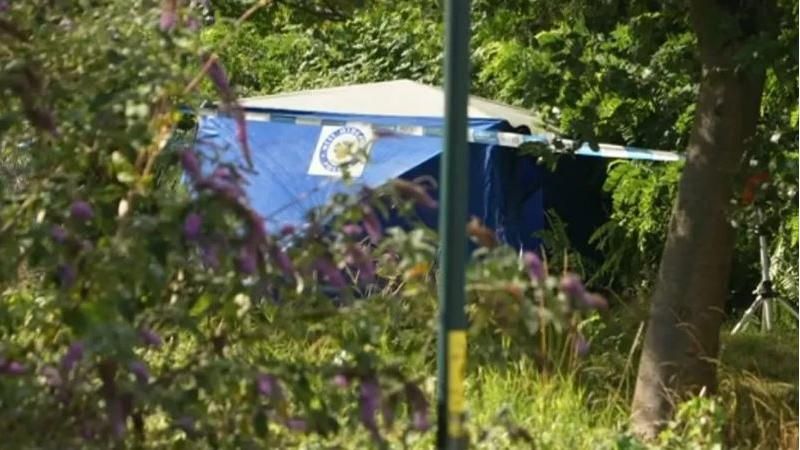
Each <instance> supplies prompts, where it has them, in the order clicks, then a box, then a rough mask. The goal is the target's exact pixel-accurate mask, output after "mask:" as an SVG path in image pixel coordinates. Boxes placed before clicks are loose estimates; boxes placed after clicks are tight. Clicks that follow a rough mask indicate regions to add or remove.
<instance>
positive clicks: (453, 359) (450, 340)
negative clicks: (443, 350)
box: [447, 330, 467, 437]
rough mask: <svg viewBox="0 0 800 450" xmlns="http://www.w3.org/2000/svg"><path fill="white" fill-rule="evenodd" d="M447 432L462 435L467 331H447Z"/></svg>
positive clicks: (464, 409)
mask: <svg viewBox="0 0 800 450" xmlns="http://www.w3.org/2000/svg"><path fill="white" fill-rule="evenodd" d="M447 350H448V354H447V360H448V361H447V362H448V364H447V365H448V368H447V417H448V423H447V434H448V435H449V436H451V437H461V436H463V435H464V429H463V428H464V424H463V420H464V413H465V412H466V406H467V405H466V401H465V399H464V372H465V369H466V364H467V332H466V331H464V330H456V331H450V332H449V333H447Z"/></svg>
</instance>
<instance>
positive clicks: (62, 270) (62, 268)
mask: <svg viewBox="0 0 800 450" xmlns="http://www.w3.org/2000/svg"><path fill="white" fill-rule="evenodd" d="M56 277H57V278H58V282H59V284H60V285H61V288H62V289H69V288H71V287H72V286H73V285H74V284H75V280H76V279H77V278H78V271H77V270H76V269H75V266H73V265H72V264H61V265H59V266H58V268H56Z"/></svg>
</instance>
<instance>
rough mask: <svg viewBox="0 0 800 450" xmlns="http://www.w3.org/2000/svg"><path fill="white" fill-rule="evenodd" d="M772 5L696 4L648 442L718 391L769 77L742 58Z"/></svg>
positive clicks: (649, 396) (641, 417) (644, 407)
mask: <svg viewBox="0 0 800 450" xmlns="http://www.w3.org/2000/svg"><path fill="white" fill-rule="evenodd" d="M750 3H752V5H751V4H750ZM765 3H767V2H763V3H762V2H757V1H756V2H748V1H746V0H744V1H733V0H728V1H724V0H716V1H715V0H695V1H692V2H691V9H690V17H691V22H692V27H693V29H694V31H695V33H696V35H697V38H698V47H699V55H700V60H701V62H702V66H703V73H702V78H701V82H700V89H699V93H698V99H697V111H696V116H695V121H694V124H693V129H692V134H691V136H690V140H689V146H688V151H687V160H686V164H685V166H684V169H683V173H682V175H681V180H680V184H679V188H678V197H677V200H676V203H675V205H674V209H673V212H672V218H671V221H670V226H669V232H668V235H667V241H666V245H665V248H664V253H663V254H662V257H661V264H660V267H659V273H658V279H657V282H656V287H655V291H654V294H653V298H652V303H651V307H650V317H649V321H648V327H647V333H646V335H645V340H644V346H643V349H642V356H641V360H640V362H639V372H638V376H637V380H636V390H635V393H634V398H633V405H632V413H633V415H632V428H633V431H634V432H635V433H636V434H638V435H639V436H642V437H644V438H646V439H650V438H653V437H655V436H656V435H657V433H658V432H659V431H660V430H661V428H662V427H663V425H664V424H665V423H666V422H667V421H668V420H669V419H670V417H671V415H672V412H673V406H674V401H675V400H677V399H680V398H682V397H684V396H685V395H687V394H688V395H691V394H694V393H697V392H699V391H700V390H701V389H705V390H706V391H709V392H714V391H715V390H716V387H717V386H716V382H717V374H716V363H715V359H716V358H717V355H718V351H719V331H720V326H721V324H722V319H723V307H724V304H725V299H726V298H727V295H728V283H729V276H730V267H731V260H732V256H733V247H734V237H735V236H734V233H733V229H732V227H731V226H730V223H729V220H728V209H729V207H730V205H731V203H730V200H731V197H732V182H733V177H734V175H735V173H736V171H737V170H738V169H739V167H740V165H741V159H742V156H743V154H744V150H745V148H746V147H747V146H748V145H749V143H750V141H751V140H752V138H753V136H754V134H755V130H756V123H757V121H758V117H759V113H760V111H759V110H760V105H761V95H762V91H763V85H764V77H765V68H764V67H754V66H748V67H744V68H742V67H741V66H740V65H739V63H740V60H739V58H740V57H741V50H742V48H743V47H744V46H745V45H746V44H747V43H748V42H752V39H762V38H763V37H764V33H763V31H764V23H765V21H766V20H767V19H769V16H768V12H769V10H768V7H767V5H765Z"/></svg>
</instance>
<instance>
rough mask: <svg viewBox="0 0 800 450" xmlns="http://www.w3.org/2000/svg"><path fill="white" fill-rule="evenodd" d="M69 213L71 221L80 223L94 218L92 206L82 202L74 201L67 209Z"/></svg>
mask: <svg viewBox="0 0 800 450" xmlns="http://www.w3.org/2000/svg"><path fill="white" fill-rule="evenodd" d="M69 213H70V215H71V216H72V218H73V219H75V220H77V221H80V222H88V221H89V220H92V218H93V217H94V211H93V210H92V206H91V205H89V203H87V202H85V201H83V200H76V201H74V202H72V206H70V208H69Z"/></svg>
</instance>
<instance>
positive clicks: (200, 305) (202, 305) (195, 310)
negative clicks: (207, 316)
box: [189, 294, 211, 317]
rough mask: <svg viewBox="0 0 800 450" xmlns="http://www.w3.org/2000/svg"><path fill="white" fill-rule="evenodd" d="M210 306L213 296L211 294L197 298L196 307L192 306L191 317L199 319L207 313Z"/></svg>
mask: <svg viewBox="0 0 800 450" xmlns="http://www.w3.org/2000/svg"><path fill="white" fill-rule="evenodd" d="M210 306H211V296H210V295H209V294H202V295H200V297H198V298H197V301H195V302H194V305H192V309H190V310H189V315H190V316H192V317H197V316H199V315H201V314H203V313H204V312H206V310H208V308H209V307H210Z"/></svg>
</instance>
